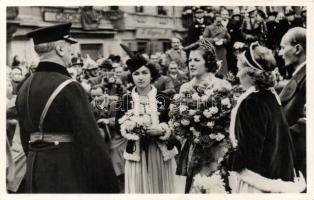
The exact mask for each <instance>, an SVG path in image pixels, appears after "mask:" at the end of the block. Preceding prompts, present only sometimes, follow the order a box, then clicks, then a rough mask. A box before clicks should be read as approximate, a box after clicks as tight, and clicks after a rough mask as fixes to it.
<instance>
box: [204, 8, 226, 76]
mask: <svg viewBox="0 0 314 200" xmlns="http://www.w3.org/2000/svg"><path fill="white" fill-rule="evenodd" d="M221 22H222V17H221V15H220V14H216V16H215V17H214V23H213V24H212V25H210V26H207V27H206V28H205V30H204V33H203V37H204V38H207V39H209V40H210V41H211V42H212V43H213V44H214V45H215V50H216V54H217V59H218V60H220V61H222V66H221V68H220V70H219V71H218V74H219V75H222V76H226V75H227V73H228V64H227V57H226V56H227V46H228V44H229V42H230V39H231V38H230V35H229V33H228V30H227V29H226V28H225V27H224V26H223V25H222V23H221Z"/></svg>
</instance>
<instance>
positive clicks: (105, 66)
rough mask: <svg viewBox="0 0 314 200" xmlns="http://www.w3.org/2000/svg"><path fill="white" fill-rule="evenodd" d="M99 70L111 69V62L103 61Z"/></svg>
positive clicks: (108, 60)
mask: <svg viewBox="0 0 314 200" xmlns="http://www.w3.org/2000/svg"><path fill="white" fill-rule="evenodd" d="M99 67H100V68H105V69H112V68H113V67H112V61H111V60H110V59H106V60H104V61H103V62H102V63H101V64H100V65H99Z"/></svg>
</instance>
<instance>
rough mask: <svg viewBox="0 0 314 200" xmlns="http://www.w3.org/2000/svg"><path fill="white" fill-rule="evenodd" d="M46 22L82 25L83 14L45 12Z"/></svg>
mask: <svg viewBox="0 0 314 200" xmlns="http://www.w3.org/2000/svg"><path fill="white" fill-rule="evenodd" d="M44 21H47V22H72V23H80V22H81V14H79V13H67V12H51V11H45V12H44Z"/></svg>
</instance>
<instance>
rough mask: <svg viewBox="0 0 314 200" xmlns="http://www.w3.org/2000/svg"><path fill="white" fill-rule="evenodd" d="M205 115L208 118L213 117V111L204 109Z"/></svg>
mask: <svg viewBox="0 0 314 200" xmlns="http://www.w3.org/2000/svg"><path fill="white" fill-rule="evenodd" d="M203 115H204V116H205V117H206V118H211V116H212V113H211V112H209V110H204V111H203Z"/></svg>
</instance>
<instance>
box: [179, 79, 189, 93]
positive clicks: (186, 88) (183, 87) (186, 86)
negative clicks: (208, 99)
mask: <svg viewBox="0 0 314 200" xmlns="http://www.w3.org/2000/svg"><path fill="white" fill-rule="evenodd" d="M191 88H192V87H191V83H190V81H189V82H186V83H183V84H182V85H181V87H180V93H184V92H188V91H190V90H191Z"/></svg>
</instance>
